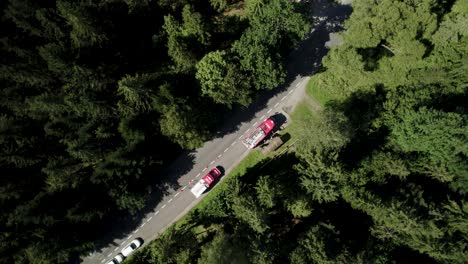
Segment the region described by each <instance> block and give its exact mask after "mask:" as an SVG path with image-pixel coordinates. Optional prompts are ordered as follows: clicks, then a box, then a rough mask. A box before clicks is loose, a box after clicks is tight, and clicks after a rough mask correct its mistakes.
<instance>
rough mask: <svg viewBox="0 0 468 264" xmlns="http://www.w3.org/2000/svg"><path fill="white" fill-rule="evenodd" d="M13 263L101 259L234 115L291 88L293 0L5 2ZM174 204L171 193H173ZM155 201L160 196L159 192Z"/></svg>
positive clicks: (4, 103) (4, 227)
mask: <svg viewBox="0 0 468 264" xmlns="http://www.w3.org/2000/svg"><path fill="white" fill-rule="evenodd" d="M0 9H1V25H2V26H1V28H2V30H1V32H0V46H1V49H0V60H1V65H0V82H1V89H0V119H1V120H0V144H1V146H0V151H1V154H0V175H1V176H0V180H1V183H0V244H1V245H2V246H1V247H0V263H66V262H68V261H70V260H72V259H75V260H76V259H77V256H78V255H79V254H86V253H87V252H90V251H92V250H93V242H94V241H96V239H98V238H100V237H101V236H102V233H103V230H105V228H104V227H105V226H106V224H108V223H109V222H111V221H112V220H113V219H114V218H115V216H118V215H122V214H129V213H135V212H137V211H138V210H140V209H141V208H143V207H144V205H145V201H146V200H147V199H148V196H149V195H150V194H149V192H148V191H149V189H148V188H149V183H150V182H151V183H152V185H154V183H155V182H156V183H158V184H159V185H160V186H162V187H161V188H163V186H164V183H165V179H164V178H163V177H162V176H158V175H160V174H159V173H160V172H161V171H162V170H163V169H164V168H165V167H167V165H168V163H169V162H171V161H172V160H174V158H175V157H176V156H178V154H180V153H181V151H183V150H190V149H194V148H196V147H199V146H201V145H202V143H203V142H205V141H206V140H207V139H209V138H211V137H212V136H213V135H214V134H215V133H216V123H218V122H219V121H220V120H221V118H222V115H223V114H226V113H229V111H231V109H233V108H238V107H244V106H247V105H249V103H251V102H252V100H253V99H254V98H255V97H256V95H257V94H258V93H259V92H261V91H262V90H268V89H272V88H274V87H276V86H278V85H279V84H281V83H282V82H283V81H284V78H285V76H286V69H285V66H284V61H285V60H284V58H285V56H286V55H287V54H289V52H290V51H291V48H292V47H294V46H295V45H296V44H297V43H298V41H300V40H301V39H302V38H303V37H304V36H305V34H306V33H307V32H308V31H309V29H310V25H309V24H310V23H309V22H308V20H307V19H306V16H305V15H304V13H303V12H302V11H301V10H304V9H303V8H301V5H298V4H294V3H292V2H290V1H287V0H270V1H262V0H247V1H236V0H210V1H197V0H158V1H156V0H154V1H149V0H141V1H140V0H103V1H85V0H83V1H81V0H80V1H74V0H57V1H55V0H45V1H34V0H6V1H0ZM162 191H164V190H162ZM151 195H153V196H154V195H157V193H156V194H155V193H153V194H151Z"/></svg>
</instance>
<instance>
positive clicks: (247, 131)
mask: <svg viewBox="0 0 468 264" xmlns="http://www.w3.org/2000/svg"><path fill="white" fill-rule="evenodd" d="M254 126H255V125H254ZM249 131H250V128H249V129H247V130H246V131H245V132H244V135H245V134H247V133H249Z"/></svg>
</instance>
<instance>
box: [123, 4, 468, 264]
mask: <svg viewBox="0 0 468 264" xmlns="http://www.w3.org/2000/svg"><path fill="white" fill-rule="evenodd" d="M467 23H468V5H467V3H466V1H431V0H418V1H397V0H383V1H372V0H361V1H355V2H354V4H353V14H352V15H351V17H350V18H349V20H348V21H347V22H346V32H345V33H343V34H342V35H343V38H344V43H343V44H342V45H340V46H338V47H335V48H333V49H332V50H330V52H329V54H328V55H327V56H326V57H325V58H324V60H323V65H322V66H323V69H322V71H321V72H320V73H319V74H317V75H315V76H313V78H312V79H311V82H310V84H309V87H308V93H309V94H310V95H311V96H312V97H313V98H314V99H315V100H318V101H319V102H320V103H321V105H322V109H321V110H320V111H319V112H310V111H311V110H310V109H312V108H308V107H307V102H306V103H304V105H300V106H299V107H298V108H297V109H296V112H295V113H293V114H292V119H293V120H292V121H291V124H290V126H289V127H288V129H289V130H290V131H289V133H291V134H292V135H293V138H292V139H291V140H298V142H299V143H298V144H295V146H296V147H295V151H294V152H285V153H284V154H283V155H281V156H280V157H277V158H275V159H273V160H270V159H269V158H265V159H262V160H261V161H260V162H259V163H258V164H255V165H254V166H248V169H247V170H246V171H245V173H243V174H242V175H240V174H236V175H235V176H234V175H231V176H228V178H227V179H226V180H225V181H224V182H222V184H221V186H219V187H218V188H217V189H215V190H214V191H213V193H210V194H208V196H207V198H206V201H203V202H202V203H200V205H199V206H198V207H196V208H195V209H194V210H193V211H191V212H190V213H189V214H188V215H187V216H186V218H185V219H184V221H183V222H182V223H181V224H179V225H176V226H175V227H171V228H170V229H169V230H167V231H166V232H165V233H164V234H162V235H161V237H160V238H159V239H156V240H155V241H154V242H152V243H151V244H150V245H148V246H147V247H146V248H145V249H144V250H142V251H140V252H137V253H136V254H135V255H134V256H133V257H131V258H130V259H129V260H127V262H126V263H132V264H137V263H204V264H205V263H213V264H214V263H297V264H302V263H466V260H467V259H468V252H467V248H466V245H467V239H468V203H467V199H466V198H467V197H466V195H467V191H468V189H467V188H468V162H467V158H468V151H467V150H468V116H467V109H466V101H467V89H468V87H467V85H466V84H467V83H468V66H467V65H468V58H467V55H468V44H467V43H468V32H467V30H466V24H467ZM267 162H268V166H263V165H264V164H265V163H267ZM243 170H244V169H243ZM232 176H233V177H232Z"/></svg>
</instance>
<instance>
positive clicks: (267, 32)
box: [232, 0, 309, 89]
mask: <svg viewBox="0 0 468 264" xmlns="http://www.w3.org/2000/svg"><path fill="white" fill-rule="evenodd" d="M260 2H261V1H260ZM260 2H259V4H258V5H257V4H255V6H260V5H261V12H258V14H256V13H248V14H249V15H248V19H249V23H250V27H249V28H248V29H247V30H246V31H245V32H244V34H243V35H242V36H241V38H240V39H239V41H237V42H235V43H234V44H233V49H232V51H233V52H234V53H236V54H238V56H239V58H240V64H241V69H242V70H243V71H246V72H248V73H250V74H251V75H252V76H253V79H252V85H253V86H255V88H256V89H272V88H274V87H276V86H278V85H279V84H281V83H282V82H283V81H284V78H285V76H286V70H285V68H284V66H283V63H282V60H281V56H280V54H281V53H282V50H284V49H285V48H286V47H288V45H290V44H292V45H294V43H297V41H298V40H299V39H301V38H302V37H304V36H305V34H306V33H307V31H308V29H309V25H308V23H307V22H306V20H305V18H304V17H303V16H302V15H301V14H299V13H296V12H295V11H294V7H293V4H292V3H291V2H290V1H285V0H272V1H267V2H266V3H265V4H260ZM258 8H259V7H258ZM283 45H284V46H283Z"/></svg>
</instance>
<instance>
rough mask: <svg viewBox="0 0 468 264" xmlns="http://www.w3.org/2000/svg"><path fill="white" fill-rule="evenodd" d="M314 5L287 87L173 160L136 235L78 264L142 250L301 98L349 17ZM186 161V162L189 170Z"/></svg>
mask: <svg viewBox="0 0 468 264" xmlns="http://www.w3.org/2000/svg"><path fill="white" fill-rule="evenodd" d="M313 6H315V10H314V11H313V13H312V16H313V19H314V28H313V30H312V32H311V34H310V36H309V37H308V38H307V39H306V40H304V41H303V42H302V43H301V45H300V46H299V47H298V48H297V49H296V50H295V51H294V52H292V53H291V55H290V57H289V59H288V77H287V81H286V85H285V86H284V87H279V88H278V89H276V90H275V91H271V92H267V93H266V94H264V95H263V96H262V97H261V98H259V99H258V100H257V101H256V102H255V103H254V104H253V105H252V106H251V107H249V108H248V109H239V110H238V111H237V112H236V113H234V114H233V116H232V118H230V119H228V120H226V124H223V128H222V129H221V131H220V134H221V135H223V136H220V137H218V138H215V139H213V140H212V141H209V142H207V143H205V144H204V146H203V147H201V148H199V149H197V150H196V151H195V152H193V153H188V154H185V155H182V156H181V157H180V158H178V159H177V160H176V161H175V162H174V163H173V164H172V165H171V166H170V168H169V169H168V170H167V172H166V173H167V174H168V176H169V177H174V179H177V184H175V185H173V186H177V187H176V188H175V189H172V188H171V187H169V189H168V190H167V191H166V195H165V196H164V198H163V199H162V200H161V201H160V202H159V203H158V204H157V205H156V206H155V207H154V208H153V209H150V210H148V211H147V213H146V214H145V215H142V216H141V218H140V219H138V220H137V221H138V225H137V228H136V229H135V230H133V231H128V232H126V234H125V235H122V232H124V231H122V230H115V236H116V237H115V238H112V242H111V243H108V244H107V245H106V246H104V247H102V248H100V249H97V250H96V251H95V252H94V253H93V254H90V255H88V256H85V257H84V259H83V262H82V263H84V264H101V263H107V262H108V261H110V260H111V259H112V258H113V257H114V256H115V255H117V254H118V253H119V252H120V251H121V250H122V249H123V248H124V247H125V246H126V245H127V244H128V243H130V242H131V241H132V240H133V239H135V238H137V237H139V238H142V239H143V240H144V245H147V244H148V243H149V242H150V241H151V240H153V239H155V238H156V237H157V236H158V235H159V234H160V233H161V232H163V231H164V230H165V229H166V228H167V227H168V226H170V225H171V224H172V223H174V222H175V221H177V220H178V219H179V218H181V217H182V216H183V215H184V214H185V213H187V211H189V210H190V209H191V208H192V207H193V206H195V205H196V204H197V203H198V202H199V201H200V200H201V199H203V197H204V196H205V195H206V193H205V194H204V195H202V196H201V197H200V198H198V199H196V198H195V197H194V196H193V194H192V193H191V192H190V188H191V187H192V186H193V185H194V184H195V183H196V182H197V181H198V180H199V179H201V177H203V176H204V175H205V174H206V173H207V172H208V171H209V170H210V169H211V168H212V167H215V166H222V167H223V168H224V170H225V174H224V176H223V178H221V181H222V180H223V179H224V178H226V177H227V176H228V175H229V172H230V171H231V170H232V169H233V168H234V167H235V166H236V165H237V164H239V162H240V161H242V159H243V158H244V157H245V156H246V155H247V154H248V153H249V150H248V149H247V148H246V147H245V146H244V145H243V144H242V143H241V142H240V139H241V138H242V137H243V136H245V135H246V133H248V132H250V131H251V129H253V128H254V127H256V126H257V125H258V124H259V123H261V122H262V121H263V120H265V118H267V117H269V116H271V115H273V114H275V113H276V112H282V113H284V114H285V115H286V116H287V114H288V113H289V112H290V111H292V110H293V108H294V106H295V105H296V104H297V103H298V102H299V101H301V100H302V99H303V98H304V95H305V94H304V93H305V86H306V84H307V81H308V79H309V77H308V76H310V75H312V74H313V73H314V72H315V71H317V69H318V67H319V65H320V61H321V59H322V57H323V56H324V55H325V54H326V53H327V48H326V47H329V46H333V45H337V44H339V43H336V41H339V38H335V37H333V32H337V31H339V30H341V29H342V28H341V22H342V21H343V20H344V19H345V18H346V17H347V16H348V15H349V14H350V12H351V8H350V7H349V6H340V5H338V6H336V5H335V6H331V5H329V3H328V1H327V0H316V1H313ZM336 39H338V40H336ZM330 42H332V43H330ZM187 159H190V166H189V167H187V163H188V162H187ZM218 185H219V183H218ZM215 188H216V186H215ZM123 230H124V229H123ZM117 234H119V235H117ZM111 235H112V234H111Z"/></svg>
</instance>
